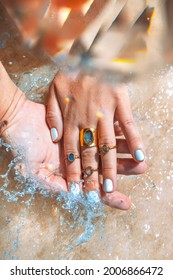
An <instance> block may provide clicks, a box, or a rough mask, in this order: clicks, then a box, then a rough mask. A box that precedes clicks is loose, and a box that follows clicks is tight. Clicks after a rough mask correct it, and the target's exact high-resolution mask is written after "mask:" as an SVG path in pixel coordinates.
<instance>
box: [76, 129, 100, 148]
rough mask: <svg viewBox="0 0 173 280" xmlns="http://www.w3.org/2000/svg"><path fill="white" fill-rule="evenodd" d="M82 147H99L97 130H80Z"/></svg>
mask: <svg viewBox="0 0 173 280" xmlns="http://www.w3.org/2000/svg"><path fill="white" fill-rule="evenodd" d="M80 146H81V147H83V146H84V147H88V148H91V147H96V146H97V129H94V128H83V129H81V130H80Z"/></svg>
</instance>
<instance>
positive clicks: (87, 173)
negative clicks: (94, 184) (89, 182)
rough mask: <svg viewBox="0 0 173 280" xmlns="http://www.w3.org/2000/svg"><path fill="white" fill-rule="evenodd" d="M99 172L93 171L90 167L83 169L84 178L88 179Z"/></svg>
mask: <svg viewBox="0 0 173 280" xmlns="http://www.w3.org/2000/svg"><path fill="white" fill-rule="evenodd" d="M95 171H98V169H93V168H92V167H91V166H88V167H87V168H85V169H82V173H83V174H84V176H83V177H84V178H87V177H89V176H91V175H92V174H93V172H95Z"/></svg>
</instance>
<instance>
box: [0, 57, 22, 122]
mask: <svg viewBox="0 0 173 280" xmlns="http://www.w3.org/2000/svg"><path fill="white" fill-rule="evenodd" d="M21 94H22V93H20V91H19V90H18V88H17V86H16V85H15V84H14V83H13V82H12V80H11V79H10V77H9V76H8V74H7V72H6V70H5V68H4V66H3V65H2V63H1V62H0V121H3V120H4V117H6V115H9V113H8V112H9V110H10V108H11V106H12V107H13V108H14V105H13V104H14V103H16V104H17V102H18V100H19V99H20V96H21Z"/></svg>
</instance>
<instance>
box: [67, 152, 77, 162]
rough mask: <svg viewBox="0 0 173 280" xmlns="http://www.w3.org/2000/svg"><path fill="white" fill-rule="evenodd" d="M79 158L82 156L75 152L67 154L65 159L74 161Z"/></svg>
mask: <svg viewBox="0 0 173 280" xmlns="http://www.w3.org/2000/svg"><path fill="white" fill-rule="evenodd" d="M77 158H80V157H79V156H78V155H75V154H73V153H70V154H67V156H66V157H65V159H67V160H68V161H69V162H73V161H74V160H75V159H77Z"/></svg>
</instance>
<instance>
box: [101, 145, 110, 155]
mask: <svg viewBox="0 0 173 280" xmlns="http://www.w3.org/2000/svg"><path fill="white" fill-rule="evenodd" d="M108 151H109V147H108V146H107V145H103V146H102V153H103V154H106V153H107V152H108Z"/></svg>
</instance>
